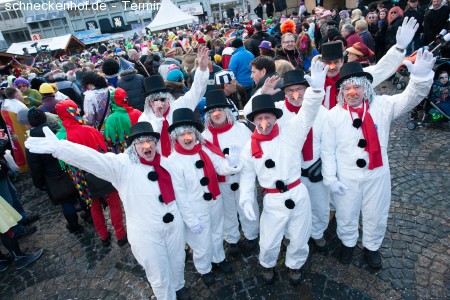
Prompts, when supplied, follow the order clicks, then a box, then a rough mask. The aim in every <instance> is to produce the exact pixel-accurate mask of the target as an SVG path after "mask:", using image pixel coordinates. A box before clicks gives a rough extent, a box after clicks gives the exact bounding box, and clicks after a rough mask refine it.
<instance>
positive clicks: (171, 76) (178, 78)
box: [166, 69, 184, 82]
mask: <svg viewBox="0 0 450 300" xmlns="http://www.w3.org/2000/svg"><path fill="white" fill-rule="evenodd" d="M166 80H167V81H174V82H183V81H184V76H183V73H182V72H181V71H180V70H179V69H172V70H171V71H169V73H167V78H166Z"/></svg>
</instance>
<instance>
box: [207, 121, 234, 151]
mask: <svg viewBox="0 0 450 300" xmlns="http://www.w3.org/2000/svg"><path fill="white" fill-rule="evenodd" d="M232 127H233V124H228V123H227V124H226V125H225V126H222V127H220V128H216V127H212V126H208V129H209V131H210V132H211V134H212V137H213V144H214V145H216V146H217V147H219V148H220V145H219V137H218V135H219V134H220V133H224V132H227V131H228V130H230V129H231V128H232Z"/></svg>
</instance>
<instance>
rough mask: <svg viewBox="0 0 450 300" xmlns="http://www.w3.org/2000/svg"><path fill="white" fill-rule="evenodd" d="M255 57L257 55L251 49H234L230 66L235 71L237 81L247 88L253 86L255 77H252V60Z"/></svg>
mask: <svg viewBox="0 0 450 300" xmlns="http://www.w3.org/2000/svg"><path fill="white" fill-rule="evenodd" d="M254 58H255V56H254V55H253V54H252V53H251V52H250V51H247V50H245V48H244V47H239V48H237V49H236V50H234V52H233V55H232V56H231V60H230V65H229V66H228V68H229V69H230V70H231V71H233V73H234V76H236V81H237V82H239V83H240V84H242V86H243V87H245V88H248V87H251V86H253V79H252V78H251V77H250V76H251V74H252V69H251V67H250V62H251V61H252V60H253V59H254Z"/></svg>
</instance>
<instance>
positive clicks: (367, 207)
mask: <svg viewBox="0 0 450 300" xmlns="http://www.w3.org/2000/svg"><path fill="white" fill-rule="evenodd" d="M430 73H432V72H430ZM432 82H433V76H432V74H431V75H428V77H422V78H418V77H416V76H414V75H411V78H410V81H409V84H408V86H407V87H406V89H405V91H404V92H403V93H401V94H399V95H394V96H386V95H382V96H375V97H374V100H373V101H372V103H371V104H370V109H369V112H370V115H371V116H372V119H373V121H374V124H375V127H376V130H377V133H378V140H379V142H380V146H381V152H382V160H383V166H381V167H378V168H375V169H373V170H369V169H368V166H369V156H368V153H367V152H366V151H365V150H364V148H360V147H358V141H359V140H360V139H363V134H362V129H361V127H360V128H359V129H356V128H355V127H353V121H352V116H351V115H350V112H349V111H348V110H345V109H343V108H342V106H340V105H337V106H336V107H334V108H333V109H331V110H330V111H329V115H328V118H327V122H326V123H325V125H324V130H323V141H322V161H323V168H322V174H323V176H324V183H325V185H327V186H328V185H330V184H331V183H333V182H335V181H336V180H339V181H341V182H342V183H343V184H345V185H346V186H347V187H348V189H347V190H345V191H344V195H334V199H335V201H336V220H337V225H338V226H337V233H338V236H339V238H340V239H341V241H342V242H343V244H344V245H345V246H347V247H354V246H355V245H356V242H357V239H358V221H359V214H360V211H362V215H363V218H362V219H363V239H362V242H363V246H364V247H365V248H367V249H368V250H371V251H376V250H378V249H379V248H380V246H381V243H382V241H383V238H384V234H385V231H386V224H387V217H388V213H389V206H390V202H391V177H390V171H389V162H388V155H387V147H388V139H389V129H390V125H391V122H392V121H393V120H395V119H396V118H398V117H399V116H401V115H402V114H405V113H406V112H408V111H410V110H411V109H413V108H414V107H415V106H416V105H418V104H419V103H420V101H421V100H422V99H424V98H425V96H426V95H427V94H428V91H429V90H430V87H431V84H432ZM353 114H354V115H353V118H358V116H357V114H356V113H353ZM358 159H363V160H364V161H365V162H366V166H365V167H358V166H357V164H356V161H357V160H358Z"/></svg>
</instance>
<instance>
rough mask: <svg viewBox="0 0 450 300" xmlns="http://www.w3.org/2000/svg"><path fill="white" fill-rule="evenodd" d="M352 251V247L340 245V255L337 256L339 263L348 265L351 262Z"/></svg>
mask: <svg viewBox="0 0 450 300" xmlns="http://www.w3.org/2000/svg"><path fill="white" fill-rule="evenodd" d="M353 250H355V247H354V246H353V247H347V246H345V245H342V248H341V254H340V255H339V261H340V262H341V263H343V264H344V265H348V264H349V263H350V262H351V261H352V258H353Z"/></svg>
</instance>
